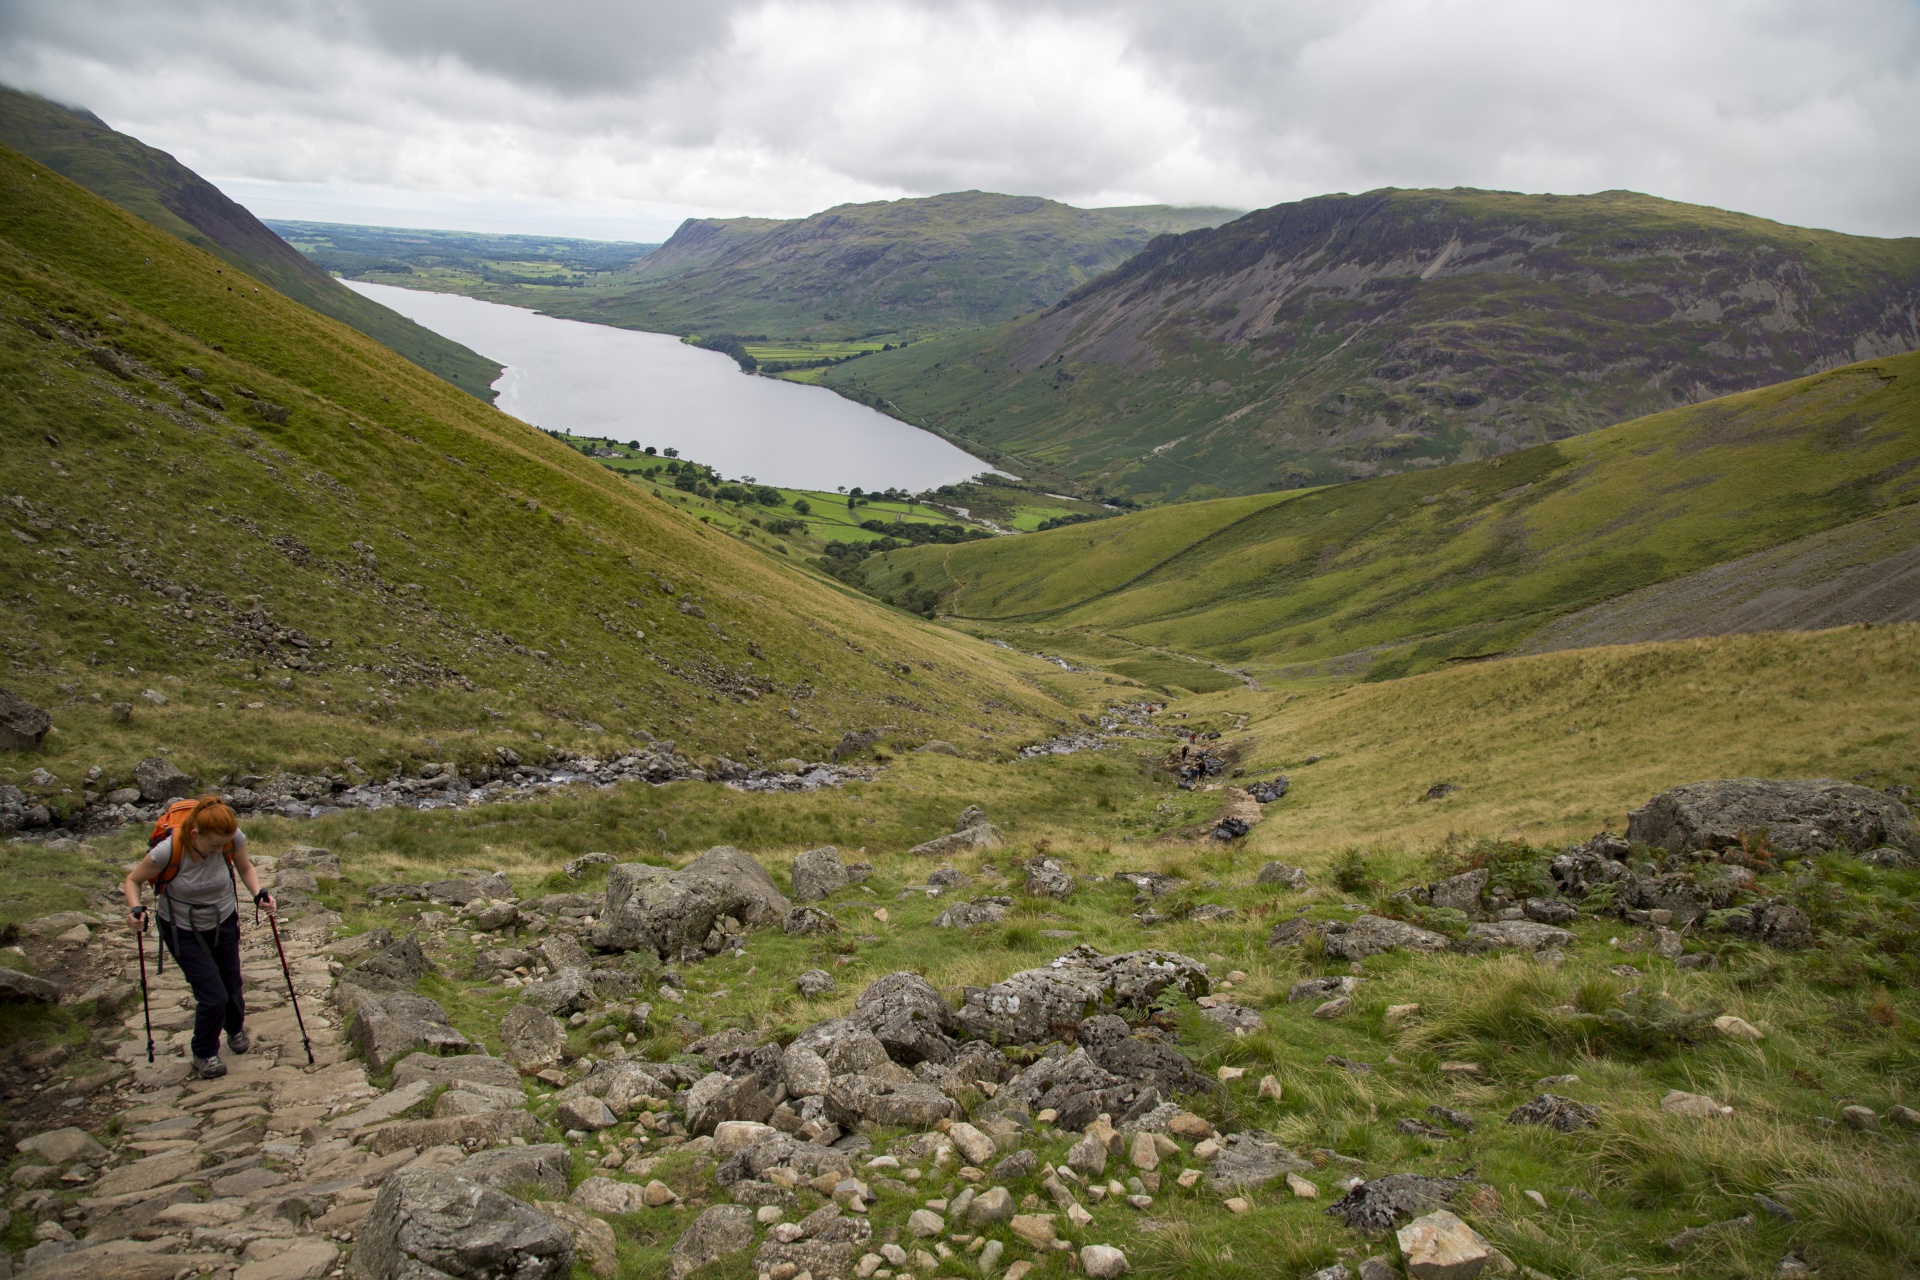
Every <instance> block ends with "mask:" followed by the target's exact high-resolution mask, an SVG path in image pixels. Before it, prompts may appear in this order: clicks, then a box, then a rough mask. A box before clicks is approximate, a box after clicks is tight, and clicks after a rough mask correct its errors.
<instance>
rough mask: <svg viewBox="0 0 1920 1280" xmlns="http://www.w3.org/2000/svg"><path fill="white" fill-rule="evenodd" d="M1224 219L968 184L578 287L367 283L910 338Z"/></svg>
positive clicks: (591, 311) (657, 325)
mask: <svg viewBox="0 0 1920 1280" xmlns="http://www.w3.org/2000/svg"><path fill="white" fill-rule="evenodd" d="M1230 216H1232V212H1231V211H1230V210H1223V209H1210V208H1209V209H1184V208H1176V207H1172V206H1165V205H1146V206H1139V207H1134V208H1124V209H1112V210H1106V209H1076V208H1074V207H1073V206H1071V205H1064V204H1060V203H1058V202H1057V201H1053V200H1044V199H1041V198H1039V197H1037V196H1004V195H995V194H992V193H989V192H980V191H962V192H953V193H950V194H947V195H939V196H930V197H927V198H924V199H908V200H891V201H886V200H883V201H877V202H874V203H871V204H851V205H840V206H838V207H836V208H832V209H828V210H825V211H824V212H821V213H816V214H814V215H813V216H811V217H807V218H798V219H792V220H788V221H775V220H769V219H760V218H693V219H688V220H687V221H686V222H685V223H683V224H682V225H681V227H680V229H679V230H678V231H676V232H675V233H674V235H673V237H672V238H671V239H670V240H668V241H667V242H666V244H664V245H662V246H660V248H659V249H658V250H657V251H656V252H655V253H653V254H651V255H649V256H647V257H645V258H642V259H640V260H639V261H638V262H637V263H635V264H634V265H633V266H632V267H631V268H629V269H626V270H623V271H618V272H611V273H608V274H605V275H602V276H599V277H597V278H595V279H593V280H590V281H585V282H584V287H577V286H579V285H580V284H581V282H576V281H568V282H566V283H565V284H559V285H540V284H531V283H522V284H502V283H494V282H475V281H466V280H453V279H451V278H431V277H428V278H422V277H420V276H418V275H416V274H405V275H402V274H392V273H384V274H383V273H381V272H379V271H377V270H369V271H367V272H365V273H363V274H362V278H364V279H367V280H377V281H380V282H382V283H386V284H397V285H403V286H408V287H414V288H419V287H426V288H439V289H447V290H450V291H452V292H458V293H464V294H467V295H468V296H471V297H476V298H485V299H487V300H488V301H493V302H506V303H511V304H514V305H517V306H527V307H535V308H538V309H539V310H541V311H545V312H548V313H550V314H553V315H560V316H567V317H570V318H572V319H575V320H591V321H596V322H598V323H602V324H613V325H621V326H624V327H626V328H633V329H653V330H658V331H662V332H667V333H681V334H685V333H703V334H715V333H726V334H740V335H745V336H756V335H757V336H760V337H772V338H780V339H800V340H813V341H818V342H834V341H846V340H854V339H864V338H880V337H903V336H904V337H911V336H914V335H917V334H923V333H928V332H934V331H938V330H943V329H953V328H957V327H968V326H976V325H986V324H997V323H999V322H1001V321H1003V320H1009V319H1011V318H1013V317H1014V316H1017V315H1021V314H1023V313H1025V312H1028V311H1033V310H1035V309H1037V308H1040V307H1046V306H1051V305H1052V304H1053V303H1055V302H1057V301H1058V300H1059V299H1060V298H1061V297H1063V296H1065V295H1066V294H1067V293H1068V292H1069V291H1070V290H1072V289H1074V288H1076V287H1077V286H1079V285H1082V284H1084V283H1086V282H1087V281H1089V280H1091V279H1093V278H1094V277H1096V276H1098V275H1099V274H1100V273H1102V272H1104V271H1107V270H1109V269H1111V268H1112V267H1115V266H1117V265H1119V264H1120V263H1121V262H1123V261H1125V260H1126V259H1127V258H1128V257H1130V256H1131V255H1132V254H1134V253H1135V252H1137V251H1138V250H1139V249H1140V248H1141V247H1142V246H1144V245H1145V244H1146V243H1147V242H1148V241H1149V240H1151V239H1152V238H1153V237H1154V236H1155V235H1157V234H1160V233H1162V232H1166V231H1169V230H1188V229H1191V228H1194V227H1202V226H1211V225H1213V224H1214V223H1216V222H1218V221H1221V220H1223V219H1224V218H1226V217H1230Z"/></svg>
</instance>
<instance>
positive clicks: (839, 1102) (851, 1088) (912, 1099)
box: [768, 1075, 960, 1130]
mask: <svg viewBox="0 0 1920 1280" xmlns="http://www.w3.org/2000/svg"><path fill="white" fill-rule="evenodd" d="M826 1104H827V1118H828V1119H830V1120H832V1121H833V1122H834V1123H835V1124H837V1125H839V1126H840V1127H841V1128H843V1129H857V1128H860V1127H862V1126H872V1127H877V1128H901V1129H923V1130H924V1129H931V1128H932V1127H933V1126H934V1125H936V1124H938V1123H939V1122H940V1121H941V1120H943V1119H949V1118H951V1119H958V1118H959V1116H960V1106H959V1104H958V1103H956V1102H955V1101H954V1100H953V1099H952V1098H949V1097H948V1096H947V1095H946V1094H944V1093H942V1092H941V1091H940V1090H939V1089H937V1088H936V1087H934V1086H933V1085H930V1084H922V1083H920V1082H919V1081H917V1080H916V1081H913V1082H911V1083H902V1082H897V1081H893V1080H886V1079H882V1078H880V1077H878V1076H860V1075H848V1076H837V1077H835V1078H834V1079H833V1080H832V1081H831V1082H830V1083H829V1084H828V1086H827V1093H826ZM768 1110H769V1113H771V1110H772V1109H771V1108H769V1109H768Z"/></svg>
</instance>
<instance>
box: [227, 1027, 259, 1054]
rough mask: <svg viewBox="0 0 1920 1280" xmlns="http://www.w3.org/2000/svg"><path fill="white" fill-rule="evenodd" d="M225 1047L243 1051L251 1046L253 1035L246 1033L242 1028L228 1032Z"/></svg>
mask: <svg viewBox="0 0 1920 1280" xmlns="http://www.w3.org/2000/svg"><path fill="white" fill-rule="evenodd" d="M227 1048H229V1049H231V1050H233V1051H234V1052H235V1053H245V1052H246V1051H247V1050H249V1049H251V1048H253V1037H252V1036H250V1035H248V1034H247V1033H246V1031H245V1030H244V1029H242V1030H239V1031H231V1032H228V1033H227Z"/></svg>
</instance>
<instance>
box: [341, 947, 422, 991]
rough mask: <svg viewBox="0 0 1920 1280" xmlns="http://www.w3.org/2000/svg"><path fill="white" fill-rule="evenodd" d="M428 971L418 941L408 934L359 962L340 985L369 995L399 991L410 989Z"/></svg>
mask: <svg viewBox="0 0 1920 1280" xmlns="http://www.w3.org/2000/svg"><path fill="white" fill-rule="evenodd" d="M432 970H433V965H432V964H431V963H430V962H429V961H428V960H427V954H426V952H424V951H422V950H421V949H420V940H419V939H418V938H416V937H414V936H413V935H412V934H409V935H407V936H406V937H404V938H402V939H400V940H399V941H398V942H394V943H390V944H388V945H387V946H386V947H384V948H382V949H381V950H379V951H377V952H375V953H374V954H373V955H370V956H368V957H367V958H366V959H365V960H362V961H361V962H360V963H359V964H358V965H356V966H355V967H354V970H353V972H352V973H351V974H350V975H348V976H347V977H345V978H343V979H342V981H344V982H350V983H353V984H354V985H355V986H361V987H365V988H367V989H368V990H369V991H400V990H406V989H411V988H412V987H413V985H414V984H415V983H417V982H419V981H420V979H421V978H424V977H425V976H426V975H427V974H428V973H430V972H432Z"/></svg>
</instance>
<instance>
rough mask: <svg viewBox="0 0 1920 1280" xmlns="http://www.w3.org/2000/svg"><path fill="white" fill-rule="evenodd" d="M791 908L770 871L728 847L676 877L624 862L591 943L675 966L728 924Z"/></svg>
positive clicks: (766, 918) (610, 882) (611, 877)
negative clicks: (731, 920)
mask: <svg viewBox="0 0 1920 1280" xmlns="http://www.w3.org/2000/svg"><path fill="white" fill-rule="evenodd" d="M792 906H793V903H792V902H790V901H788V900H787V897H786V895H784V894H782V893H781V892H780V890H779V888H778V887H777V886H775V884H774V883H773V878H772V877H771V876H769V875H768V874H767V872H766V868H764V867H762V866H761V865H760V864H759V863H757V862H755V861H754V860H753V859H752V858H750V857H748V856H747V855H746V854H744V853H742V852H740V850H738V849H735V848H733V847H731V846H730V845H720V846H717V847H715V848H712V849H709V850H707V851H706V852H705V853H703V854H701V855H700V856H699V857H698V858H695V859H694V860H693V861H692V862H690V863H688V864H687V865H686V866H685V867H682V868H681V869H680V870H678V871H670V870H668V869H667V868H665V867H656V866H651V865H649V864H647V863H643V862H627V863H622V864H620V865H619V866H616V867H614V868H613V869H612V870H610V871H609V872H608V873H607V893H606V900H605V903H604V904H603V906H602V908H601V914H600V918H599V920H598V922H597V923H596V924H595V925H594V927H593V944H594V945H595V946H596V947H601V948H603V949H607V950H614V951H651V952H653V953H654V954H655V955H657V956H659V957H660V958H661V959H663V960H664V959H671V958H673V957H675V956H678V955H679V953H680V952H681V951H682V950H683V949H686V948H689V947H693V948H698V947H700V946H702V945H703V944H704V943H705V941H706V939H707V935H708V934H709V933H711V932H712V931H713V927H714V926H715V925H716V924H718V923H719V922H720V921H721V919H723V918H724V917H729V916H730V917H732V918H734V919H737V920H740V921H742V922H744V923H746V924H749V925H755V924H765V923H768V922H770V921H772V920H777V919H779V918H780V917H781V916H783V915H785V914H786V913H787V911H788V910H789V909H790V908H791V907H792Z"/></svg>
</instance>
